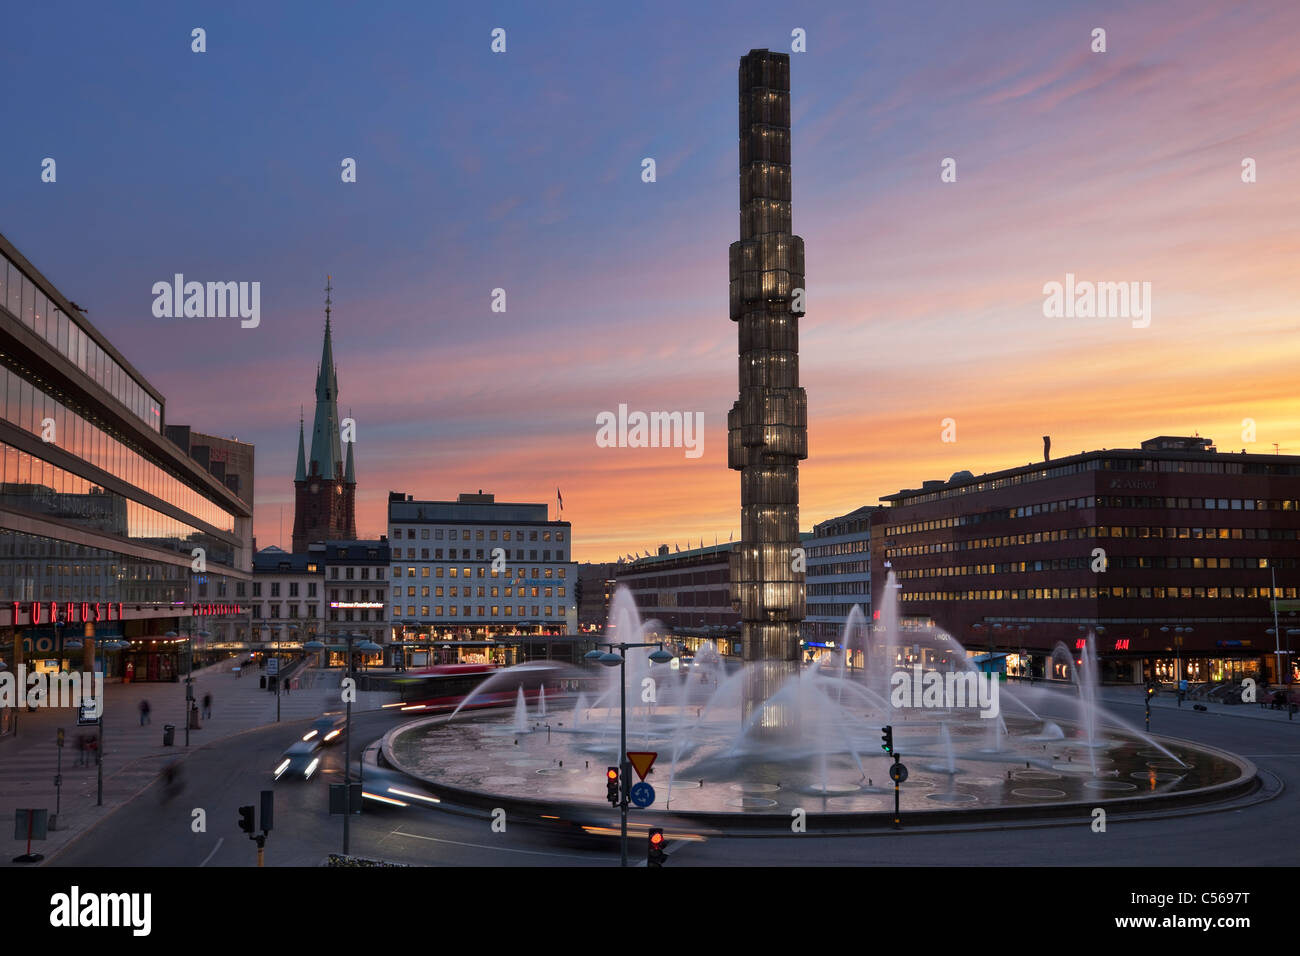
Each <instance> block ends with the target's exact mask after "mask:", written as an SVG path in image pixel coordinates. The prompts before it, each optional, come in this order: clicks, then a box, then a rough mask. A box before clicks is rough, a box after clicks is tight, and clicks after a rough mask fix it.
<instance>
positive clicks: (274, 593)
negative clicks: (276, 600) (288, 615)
mask: <svg viewBox="0 0 1300 956" xmlns="http://www.w3.org/2000/svg"><path fill="white" fill-rule="evenodd" d="M279 596H280V582H279V581H272V582H271V597H279Z"/></svg>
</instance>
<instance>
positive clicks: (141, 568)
mask: <svg viewBox="0 0 1300 956" xmlns="http://www.w3.org/2000/svg"><path fill="white" fill-rule="evenodd" d="M188 588H189V566H188V565H181V564H176V565H171V564H160V563H158V562H157V561H153V560H146V559H143V558H136V557H132V556H131V555H126V554H121V553H119V552H117V551H108V550H105V549H103V548H93V547H90V546H88V545H81V544H74V543H72V542H69V541H60V540H58V539H57V538H47V537H43V536H42V535H36V534H20V533H8V532H7V533H5V534H4V535H2V536H0V594H3V595H4V597H5V600H7V601H20V602H27V601H60V602H62V601H105V602H121V603H123V604H134V603H140V604H172V603H174V602H177V601H187V600H188V599H189V598H188Z"/></svg>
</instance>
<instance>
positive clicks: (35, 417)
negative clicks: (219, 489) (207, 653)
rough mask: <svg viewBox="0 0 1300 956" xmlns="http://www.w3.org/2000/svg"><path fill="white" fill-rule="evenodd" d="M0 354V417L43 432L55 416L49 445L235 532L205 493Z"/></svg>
mask: <svg viewBox="0 0 1300 956" xmlns="http://www.w3.org/2000/svg"><path fill="white" fill-rule="evenodd" d="M5 362H10V363H11V364H16V363H13V362H12V360H11V359H10V358H9V357H7V356H5V355H3V354H0V419H2V420H4V421H7V422H9V423H11V424H13V425H16V426H18V427H19V428H21V429H23V430H24V431H28V432H31V433H32V434H34V435H38V436H41V435H43V433H44V432H45V426H44V425H43V422H45V421H46V420H53V423H54V431H53V436H54V440H53V441H51V442H50V444H52V445H54V446H56V447H58V448H62V449H63V450H64V451H66V452H68V453H69V454H72V455H75V456H77V457H78V458H80V459H82V460H83V461H86V462H89V463H90V464H92V465H94V466H96V467H97V468H100V469H101V470H103V471H106V472H108V473H109V474H110V475H114V476H116V477H118V478H121V479H122V480H123V481H125V482H127V483H128V484H130V485H132V486H133V487H135V488H139V489H140V490H141V491H147V492H148V493H149V494H151V495H153V496H154V497H156V498H160V499H162V500H163V501H166V502H167V503H168V504H170V505H173V506H175V507H177V508H179V509H180V510H182V511H184V512H185V513H186V514H188V515H193V516H194V517H195V518H198V519H199V520H200V521H203V522H206V523H207V524H210V525H212V526H213V527H214V528H216V529H217V530H219V531H225V532H227V533H234V529H235V516H234V515H233V514H231V513H230V512H229V511H227V510H226V509H224V508H222V507H221V506H220V505H218V504H216V503H215V502H213V501H211V500H210V499H208V498H206V497H204V496H203V495H202V494H200V493H199V492H198V491H197V490H195V489H194V488H192V487H190V486H189V485H187V484H186V483H185V482H183V481H181V480H180V479H179V478H177V477H176V476H175V475H172V474H170V473H169V472H167V471H166V470H164V469H163V468H162V467H160V466H159V465H157V464H155V463H154V462H152V461H150V460H149V459H148V458H146V457H145V456H144V455H142V454H140V453H139V452H137V451H135V450H134V449H133V448H131V447H130V446H129V445H127V444H126V443H125V442H123V441H121V440H119V439H118V438H116V437H114V436H113V435H112V434H110V433H109V432H108V431H106V430H104V429H102V428H100V427H98V425H96V424H95V422H94V421H92V420H91V417H90V415H89V413H88V412H86V410H84V409H74V408H71V407H69V405H67V404H65V403H64V402H62V401H59V400H58V399H56V398H55V397H53V396H52V395H51V394H49V393H50V391H52V389H49V388H46V387H44V386H43V385H42V384H41V383H38V382H33V381H29V380H28V378H27V377H25V376H24V374H21V373H20V372H19V371H18V370H17V369H16V368H13V367H10V365H6V364H3V363H5Z"/></svg>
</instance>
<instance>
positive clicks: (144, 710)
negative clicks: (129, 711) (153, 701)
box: [140, 700, 149, 727]
mask: <svg viewBox="0 0 1300 956" xmlns="http://www.w3.org/2000/svg"><path fill="white" fill-rule="evenodd" d="M147 723H149V701H147V700H142V701H140V726H141V727H143V726H144V725H145V724H147Z"/></svg>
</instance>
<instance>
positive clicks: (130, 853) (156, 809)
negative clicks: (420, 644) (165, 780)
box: [49, 711, 618, 867]
mask: <svg viewBox="0 0 1300 956" xmlns="http://www.w3.org/2000/svg"><path fill="white" fill-rule="evenodd" d="M409 719H410V718H409V716H406V715H402V714H399V713H398V712H395V711H376V712H369V713H363V714H359V715H358V714H354V715H353V719H352V728H353V734H354V741H355V743H354V745H353V751H352V752H353V761H354V763H355V761H356V759H357V752H358V750H359V747H360V745H362V744H363V743H364V744H368V743H370V742H373V741H375V740H377V739H378V738H380V737H381V736H383V734H384V733H386V732H387V731H388V730H390V729H392V728H393V727H394V726H397V725H398V724H399V723H402V722H403V721H405V720H409ZM309 724H310V721H299V722H297V723H292V724H289V723H285V724H281V725H279V726H278V727H271V728H266V729H263V730H258V731H253V732H250V733H246V734H242V735H240V736H238V737H235V738H232V739H230V740H227V741H223V742H219V743H216V744H212V745H209V746H207V747H204V748H202V749H201V750H199V751H197V752H196V753H194V754H193V755H192V756H191V757H190V758H189V760H187V761H186V762H185V764H184V770H183V784H184V788H183V789H182V790H181V791H180V793H179V794H178V795H176V796H175V797H174V798H172V799H171V800H168V799H166V795H165V790H164V787H163V784H162V782H161V781H159V782H156V783H154V784H153V785H152V786H150V787H149V788H148V789H147V790H145V791H144V792H143V793H141V794H140V795H139V796H138V797H136V798H135V799H134V800H132V801H131V802H129V803H127V804H126V805H125V806H123V807H122V808H121V809H119V810H118V811H117V812H115V813H114V814H113V815H112V816H110V817H109V818H108V819H106V820H104V821H103V822H102V823H100V824H99V825H98V826H97V827H95V828H94V829H93V830H91V831H90V832H89V833H87V834H85V835H84V836H82V837H80V838H79V839H77V840H76V841H75V842H73V843H72V844H70V845H69V846H68V847H67V848H66V849H64V850H63V851H62V852H60V853H59V854H57V856H55V857H54V858H53V859H52V860H51V862H50V864H49V865H52V866H66V867H93V866H105V865H111V866H151V867H152V866H166V867H191V866H209V867H212V866H254V865H256V860H257V849H256V846H255V844H254V843H253V841H252V840H250V839H249V838H248V835H247V834H245V833H243V832H242V831H241V830H240V829H239V812H238V808H239V807H240V806H241V805H248V804H253V805H254V806H256V805H258V803H259V800H260V798H259V794H260V792H261V791H262V790H264V789H273V790H274V791H275V826H274V828H273V830H272V832H271V835H270V837H269V839H268V840H267V843H266V856H265V861H264V862H265V865H266V866H318V865H320V863H321V862H322V861H323V860H324V859H325V858H326V857H327V856H328V854H330V853H338V852H340V851H341V850H342V846H343V817H342V816H330V815H329V792H328V785H329V784H330V783H341V782H342V781H343V745H342V742H340V743H339V744H337V745H335V746H330V747H327V748H325V749H324V751H323V759H322V761H321V768H320V770H319V771H318V772H317V773H316V775H315V776H314V777H313V778H312V779H311V780H309V781H301V782H300V781H297V780H287V779H282V780H281V781H280V782H273V781H272V771H273V769H274V767H275V766H276V764H277V763H278V762H279V758H280V754H281V753H282V752H283V751H284V749H285V748H286V747H287V746H289V745H290V744H291V743H293V742H294V741H295V740H297V739H299V738H300V737H301V736H302V734H303V733H305V732H306V729H307V727H308V725H309ZM200 811H201V812H200ZM200 819H203V823H204V824H205V825H204V827H203V828H202V829H197V830H196V827H198V821H199V820H200ZM350 830H351V834H350V846H349V850H350V852H351V854H352V855H354V856H361V857H367V858H373V859H382V860H385V861H388V862H393V863H407V864H412V865H417V866H608V865H611V863H612V864H617V862H618V857H617V854H616V853H613V852H611V851H610V850H609V849H599V848H598V849H596V850H585V849H582V848H580V847H567V846H565V845H557V844H556V843H555V842H554V840H553V839H552V838H551V837H550V836H549V835H548V834H546V833H542V832H539V831H537V830H535V829H533V828H530V827H525V826H521V825H518V824H514V825H512V824H511V822H510V820H509V819H508V818H507V819H506V821H505V832H494V831H493V828H492V821H491V820H489V819H487V818H480V817H476V816H467V815H459V814H455V813H447V812H444V811H442V810H438V809H434V808H425V807H421V806H415V805H413V806H411V807H407V808H396V807H395V808H382V809H380V808H377V807H376V805H375V804H373V803H372V802H371V801H366V808H365V811H364V812H363V813H362V814H360V815H357V816H354V817H353V818H352V821H351V824H350Z"/></svg>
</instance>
